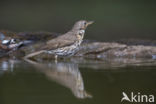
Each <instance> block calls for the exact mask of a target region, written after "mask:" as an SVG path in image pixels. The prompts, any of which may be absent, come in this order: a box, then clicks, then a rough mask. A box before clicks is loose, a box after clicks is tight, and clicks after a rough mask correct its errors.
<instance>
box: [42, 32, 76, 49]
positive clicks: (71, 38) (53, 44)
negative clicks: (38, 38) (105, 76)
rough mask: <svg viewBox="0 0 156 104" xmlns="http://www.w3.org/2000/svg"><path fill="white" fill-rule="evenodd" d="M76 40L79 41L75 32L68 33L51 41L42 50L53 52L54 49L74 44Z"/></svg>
mask: <svg viewBox="0 0 156 104" xmlns="http://www.w3.org/2000/svg"><path fill="white" fill-rule="evenodd" d="M76 39H77V38H76V35H74V34H73V32H68V33H66V34H64V35H61V36H59V37H57V38H54V39H52V40H49V41H48V42H47V43H46V45H45V46H44V47H43V48H42V49H45V50H47V49H48V50H52V49H56V48H61V47H64V46H69V45H71V44H73V43H74V42H75V41H76Z"/></svg>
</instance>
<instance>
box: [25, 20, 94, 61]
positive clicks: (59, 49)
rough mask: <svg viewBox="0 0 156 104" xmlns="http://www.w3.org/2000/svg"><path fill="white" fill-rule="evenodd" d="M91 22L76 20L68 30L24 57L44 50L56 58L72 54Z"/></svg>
mask: <svg viewBox="0 0 156 104" xmlns="http://www.w3.org/2000/svg"><path fill="white" fill-rule="evenodd" d="M92 23H93V21H89V22H88V21H85V20H81V21H78V22H76V23H75V25H74V27H73V28H72V29H71V30H70V31H69V32H67V33H65V34H63V35H61V36H58V37H57V38H55V39H52V40H49V41H48V42H46V44H45V45H44V46H43V47H42V48H40V49H39V51H36V52H33V53H30V54H28V55H27V56H25V58H30V57H33V56H36V55H38V54H41V53H44V52H45V53H49V54H54V55H55V58H56V59H57V56H71V55H73V54H74V53H75V52H76V50H77V49H78V46H79V45H80V44H81V42H82V40H83V37H84V33H85V29H86V28H87V26H88V25H90V24H92Z"/></svg>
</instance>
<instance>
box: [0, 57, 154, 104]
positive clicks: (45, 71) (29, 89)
mask: <svg viewBox="0 0 156 104" xmlns="http://www.w3.org/2000/svg"><path fill="white" fill-rule="evenodd" d="M0 62H1V63H0V104H52V103H53V104H80V103H83V104H104V103H105V104H121V98H122V92H125V93H127V94H129V93H130V92H134V93H138V92H140V93H141V94H146V95H148V94H153V95H155V94H156V89H155V88H156V70H155V69H156V61H155V60H147V59H110V60H103V61H101V60H84V59H71V60H62V61H58V62H57V63H56V62H54V61H42V60H39V61H32V60H25V61H24V60H15V59H14V60H13V59H12V60H11V59H9V60H8V59H1V61H0ZM124 103H125V104H126V103H127V102H126V101H125V102H124Z"/></svg>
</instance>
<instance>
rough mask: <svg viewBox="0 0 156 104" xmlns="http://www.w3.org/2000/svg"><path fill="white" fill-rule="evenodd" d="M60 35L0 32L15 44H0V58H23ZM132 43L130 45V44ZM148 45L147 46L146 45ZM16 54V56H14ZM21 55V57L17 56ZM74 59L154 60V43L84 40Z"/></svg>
mask: <svg viewBox="0 0 156 104" xmlns="http://www.w3.org/2000/svg"><path fill="white" fill-rule="evenodd" d="M59 35H60V34H56V33H50V32H20V33H14V32H10V31H0V39H1V41H2V40H3V39H6V38H8V39H16V40H18V41H17V42H16V43H15V44H9V46H13V48H9V49H7V48H6V47H8V46H5V45H3V44H2V43H1V44H0V46H1V47H0V57H4V56H11V57H12V56H20V57H23V56H25V55H27V54H29V53H32V52H35V51H36V50H38V49H39V48H40V47H42V46H44V42H45V41H47V40H49V39H55V38H56V37H57V36H59ZM131 42H132V43H131ZM147 43H148V44H147ZM16 53H17V54H18V55H16ZM20 53H21V55H19V54H20ZM36 57H37V58H38V59H39V58H43V59H51V58H53V55H47V54H41V55H38V56H36ZM75 57H84V58H90V59H95V58H96V59H106V58H152V59H156V58H155V57H156V46H155V41H152V42H151V43H150V41H145V42H144V41H143V40H137V41H136V40H135V42H133V41H132V40H129V41H127V43H126V42H123V41H122V42H121V41H120V42H119V41H118V42H98V41H90V40H85V41H84V42H83V43H82V44H81V46H80V48H79V50H78V52H77V53H76V54H75Z"/></svg>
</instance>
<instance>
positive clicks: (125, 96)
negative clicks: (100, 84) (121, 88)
mask: <svg viewBox="0 0 156 104" xmlns="http://www.w3.org/2000/svg"><path fill="white" fill-rule="evenodd" d="M122 95H123V97H122V99H121V102H122V101H123V100H127V101H129V102H131V100H130V99H129V98H128V96H127V94H126V93H125V92H122Z"/></svg>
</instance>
